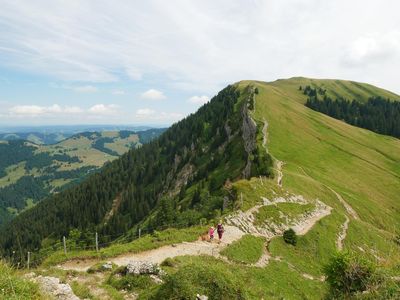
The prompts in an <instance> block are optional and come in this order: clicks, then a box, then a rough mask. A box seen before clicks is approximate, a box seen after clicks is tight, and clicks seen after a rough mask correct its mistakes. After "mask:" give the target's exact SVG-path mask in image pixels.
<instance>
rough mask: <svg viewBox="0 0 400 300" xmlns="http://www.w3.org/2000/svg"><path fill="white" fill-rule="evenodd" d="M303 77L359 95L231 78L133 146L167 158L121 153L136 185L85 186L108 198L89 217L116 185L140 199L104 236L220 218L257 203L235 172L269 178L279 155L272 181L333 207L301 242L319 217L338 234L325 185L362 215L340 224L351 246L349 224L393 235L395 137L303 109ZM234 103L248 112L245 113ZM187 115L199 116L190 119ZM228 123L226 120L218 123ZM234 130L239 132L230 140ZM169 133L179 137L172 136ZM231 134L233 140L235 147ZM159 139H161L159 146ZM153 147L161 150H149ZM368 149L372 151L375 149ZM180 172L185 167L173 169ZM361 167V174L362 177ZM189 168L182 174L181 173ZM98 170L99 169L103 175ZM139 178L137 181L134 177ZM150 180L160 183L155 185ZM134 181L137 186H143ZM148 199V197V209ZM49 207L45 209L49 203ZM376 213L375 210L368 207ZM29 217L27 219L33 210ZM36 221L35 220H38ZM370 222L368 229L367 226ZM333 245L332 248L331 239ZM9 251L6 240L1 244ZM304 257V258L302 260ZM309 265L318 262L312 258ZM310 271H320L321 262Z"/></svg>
mask: <svg viewBox="0 0 400 300" xmlns="http://www.w3.org/2000/svg"><path fill="white" fill-rule="evenodd" d="M310 82H312V83H313V84H314V85H315V86H318V84H319V86H318V87H321V86H323V87H324V88H326V89H327V90H328V93H332V94H335V93H336V94H342V93H343V94H345V95H358V94H359V89H357V90H356V91H355V92H351V93H350V92H349V91H348V89H349V88H350V87H353V84H352V83H348V82H341V84H337V82H335V81H329V82H326V81H324V80H322V81H316V80H308V79H307V80H304V79H301V78H300V79H299V78H296V79H294V80H286V81H285V80H280V81H275V82H272V83H263V82H256V81H250V82H249V81H241V82H239V83H237V84H236V85H233V86H229V87H228V88H227V89H228V90H223V92H221V97H220V98H218V97H216V98H215V99H214V100H212V101H211V102H210V103H211V106H207V105H205V106H203V107H202V108H200V110H199V112H200V113H199V112H198V113H196V114H194V115H193V116H195V117H193V116H192V117H188V118H186V119H184V120H183V121H181V122H179V123H177V124H174V125H173V126H172V127H171V128H173V129H172V130H168V131H167V132H166V133H165V134H164V135H162V136H161V137H160V138H159V139H158V140H156V141H155V142H153V143H150V146H148V147H145V148H146V149H145V150H146V151H148V152H147V153H146V154H145V153H144V152H140V151H139V152H138V153H137V154H135V157H136V155H138V157H147V158H148V159H150V160H151V161H156V162H165V163H166V164H158V165H153V166H152V167H150V164H149V163H148V161H147V160H146V161H143V160H136V161H135V163H134V161H130V159H132V158H129V157H130V156H129V155H130V154H128V155H125V156H124V158H123V159H122V160H124V159H125V162H124V164H126V167H124V168H125V169H123V170H124V171H123V173H125V174H126V176H127V178H131V180H135V184H134V185H133V184H130V185H129V186H128V187H127V186H125V187H124V185H123V184H121V183H117V180H115V181H113V182H114V185H115V186H117V188H114V189H113V192H112V193H111V194H110V193H107V192H103V191H101V189H100V190H98V191H96V190H93V191H92V192H89V193H88V194H87V195H88V197H89V198H87V199H86V201H87V203H88V204H93V203H100V202H97V201H99V197H103V196H102V194H103V193H105V194H108V195H109V196H108V200H107V201H106V202H104V203H108V204H107V206H103V207H102V206H97V207H100V208H101V209H100V212H99V211H96V209H95V208H96V206H93V209H94V211H93V213H94V214H96V217H95V218H93V220H97V221H96V222H97V224H101V222H102V219H103V216H104V214H105V213H106V211H109V209H110V207H111V202H112V200H113V199H115V196H116V195H117V194H118V193H121V189H122V190H123V193H122V194H121V195H122V197H123V198H124V199H139V201H136V202H135V201H134V202H129V201H128V200H125V204H122V205H121V206H120V212H122V214H121V213H120V214H117V215H116V216H115V217H114V218H112V219H111V220H110V222H109V227H108V228H110V230H111V231H107V230H109V229H107V230H104V231H102V233H103V234H112V233H113V231H112V229H111V228H114V227H115V229H116V228H118V229H123V228H124V226H125V229H126V230H128V229H130V228H135V226H136V225H137V224H139V223H140V222H144V223H142V225H144V226H148V228H154V229H156V228H157V226H160V225H168V224H171V225H172V224H176V223H179V222H180V221H181V222H182V224H181V225H182V226H190V225H193V224H196V223H197V222H198V221H199V220H200V219H201V218H203V217H204V218H206V219H213V218H219V216H220V215H221V213H224V214H225V213H226V212H229V211H232V210H236V209H238V208H240V207H241V205H250V207H252V206H254V205H256V204H257V203H258V201H259V199H257V198H256V197H255V196H254V193H255V191H256V190H257V188H256V187H254V186H253V181H251V180H250V181H247V179H246V177H247V178H248V176H244V175H245V174H243V173H242V170H245V169H246V166H247V165H248V162H249V161H250V162H251V163H252V164H253V166H255V167H256V171H255V173H253V174H251V172H250V177H252V178H255V177H258V176H260V175H267V177H266V178H267V179H268V176H269V177H272V172H271V171H269V170H268V169H269V168H274V169H275V173H277V171H278V170H279V167H278V164H277V161H282V162H283V163H284V167H283V171H282V170H280V172H283V174H284V175H285V176H284V179H283V182H281V183H280V184H279V180H278V188H279V186H280V185H283V187H285V189H287V190H288V191H289V192H292V193H294V194H296V195H299V194H301V195H304V196H305V197H307V198H309V199H317V198H319V197H321V196H323V201H324V203H326V204H327V205H329V206H331V207H332V208H333V213H332V214H330V215H329V216H327V217H325V218H323V219H322V221H321V222H318V224H317V225H316V229H315V230H314V229H313V230H312V231H311V233H309V234H307V235H306V236H305V237H304V240H313V238H315V236H314V234H315V232H318V230H322V229H323V226H322V227H321V225H320V223H321V224H323V223H324V222H325V223H326V224H327V226H328V225H329V226H328V227H329V228H330V230H331V231H332V233H333V232H336V231H337V230H336V229H334V225H333V224H340V223H341V222H340V221H339V220H345V215H347V214H346V208H345V207H344V206H343V204H342V203H341V202H340V201H339V200H338V198H337V196H336V194H335V193H333V192H332V190H333V191H335V192H336V193H338V194H340V195H341V197H343V198H345V199H346V201H347V202H349V203H351V206H352V207H353V209H354V210H355V211H357V214H358V215H359V216H360V220H357V219H354V220H351V221H350V223H349V224H348V227H349V229H348V234H347V236H346V241H347V240H350V241H353V242H352V243H354V244H355V245H357V243H358V241H357V237H356V236H355V235H354V231H355V230H356V228H358V229H359V230H362V231H363V232H364V231H365V230H366V228H369V230H370V235H371V236H372V237H371V240H372V241H374V240H379V238H378V236H377V232H378V231H379V230H383V231H385V232H386V233H385V237H384V239H385V241H386V239H389V238H390V236H392V235H393V234H394V233H393V231H392V229H391V228H393V226H395V224H400V220H399V219H398V217H396V214H395V212H396V211H398V210H399V207H398V203H397V202H396V201H395V200H393V199H396V198H395V197H396V193H397V192H398V191H399V188H400V187H399V184H398V176H399V174H400V170H399V168H398V166H397V164H396V163H397V162H399V161H400V157H399V154H398V149H400V142H399V141H398V139H395V138H391V137H387V136H382V135H379V134H375V133H373V132H371V131H368V130H365V129H361V128H356V127H354V126H351V125H348V124H345V123H343V122H341V121H339V120H336V119H333V118H330V117H328V116H325V115H323V114H320V113H317V112H315V111H312V110H310V109H309V108H307V107H305V106H304V103H305V102H306V100H307V96H306V95H304V94H303V93H302V92H300V91H299V86H305V85H307V84H309V83H310ZM229 89H231V90H229ZM350 89H351V88H350ZM367 90H368V91H369V90H371V88H369V87H368V88H367ZM235 91H240V94H235V93H236V92H235ZM380 91H381V90H380V89H379V88H373V89H372V90H371V94H370V95H371V96H374V95H375V94H377V93H378V94H379V93H380ZM224 93H225V94H224ZM366 93H367V92H365V91H364V96H363V97H367V94H366ZM379 95H382V96H385V95H386V94H385V93H384V92H382V94H379ZM224 97H225V98H224ZM235 97H237V99H236V98H235ZM224 99H225V100H224ZM235 99H236V100H235ZM210 107H212V109H211V108H210ZM251 108H252V109H251ZM208 109H210V110H208ZM242 110H249V111H248V113H247V114H245V115H243V114H242V113H241V111H242ZM247 115H248V116H250V117H251V119H253V120H254V121H255V123H256V124H257V126H256V129H255V131H254V129H251V130H250V132H253V134H254V139H255V144H254V145H253V146H250V147H248V149H247V150H249V151H246V146H245V144H246V143H244V144H243V132H244V131H247V129H244V130H243V127H241V126H242V125H243V123H246V124H251V122H250V123H249V122H247V121H244V120H245V119H246V118H245V117H246V116H247ZM216 116H219V117H221V116H222V121H221V120H219V121H218V122H216V121H215V118H216ZM195 118H199V119H198V120H196V122H194V120H195ZM220 119H221V118H220ZM197 121H198V122H197ZM227 124H228V126H226V125H227ZM264 127H267V130H266V131H265V132H266V134H268V137H267V138H265V137H264V134H263V131H264V130H263V128H264ZM195 132H197V135H195V138H193V135H192V134H191V133H195ZM250 135H252V134H250ZM239 136H240V137H241V139H239V138H238V137H239ZM176 137H178V139H175V138H176ZM264 140H266V146H267V148H268V152H267V151H265V149H264V147H263V143H264ZM232 141H235V142H236V148H235V146H233V145H234V143H232ZM160 145H162V146H161V147H160ZM238 145H239V146H238ZM158 147H160V148H158ZM154 148H157V149H158V150H157V151H160V152H157V151H155V150H154ZM251 149H253V150H251ZM375 149H379V151H376V150H375ZM252 151H254V153H252ZM190 152H192V155H190ZM249 152H250V153H249ZM268 153H270V154H271V155H272V156H273V158H274V162H273V161H272V158H268V157H269V154H268ZM224 155H225V156H224ZM388 157H391V159H388ZM210 158H212V159H210ZM325 158H327V159H325ZM122 160H120V161H117V162H115V163H114V166H113V167H115V168H116V167H118V165H122ZM189 162H196V163H193V164H192V165H193V166H194V168H195V171H196V173H193V167H191V166H190V165H191V163H189ZM261 162H264V163H267V165H266V166H267V167H266V169H263V168H261V169H259V170H258V169H257V168H258V167H259V166H261V165H262V163H261ZM370 162H374V163H375V165H371V164H370ZM272 164H273V165H272ZM164 168H167V169H164ZM168 168H170V169H168ZM191 169H192V170H191ZM139 170H143V171H139ZM178 170H179V172H178ZM182 170H184V171H183V172H181V171H182ZM363 172H364V173H365V172H366V174H368V175H367V176H365V175H362V174H364V173H363ZM157 173H158V174H164V175H162V176H164V177H162V178H164V179H163V180H161V179H158V178H157V176H156V174H157ZM130 174H131V175H130ZM185 174H186V175H185ZM188 174H189V176H187V175H188ZM235 174H241V175H240V176H238V175H235ZM247 174H249V173H247ZM110 175H111V174H109V175H107V176H110ZM101 176H105V174H102V175H101ZM375 177H376V178H385V181H386V184H385V188H383V187H382V185H381V184H380V183H377V182H376V181H374V178H375ZM134 178H136V179H134ZM138 178H140V181H137V180H139V179H138ZM174 178H175V179H174ZM278 178H279V176H278ZM359 178H363V179H364V181H365V183H362V184H360V182H359ZM97 179H99V178H97ZM99 180H100V179H99ZM154 180H156V181H157V180H161V181H160V182H158V183H157V184H156V185H154V184H155V183H154ZM270 180H272V179H268V180H267V181H265V182H264V181H263V182H264V190H263V193H265V195H273V194H271V190H272V191H274V192H275V193H277V192H278V190H276V189H275V188H273V186H272V181H270ZM281 181H282V180H281ZM131 182H132V181H131ZM177 182H181V183H182V182H186V184H184V185H182V184H178V185H177V186H176V183H177ZM190 184H192V185H190ZM275 184H276V182H275V180H274V185H275ZM84 186H85V185H84ZM94 186H97V187H99V184H96V183H93V184H92V185H86V186H85V188H86V189H90V188H92V187H94ZM141 186H142V187H143V190H141ZM161 186H163V189H164V190H167V191H168V190H169V189H173V190H174V193H172V194H170V195H168V193H167V195H164V196H165V197H161V198H157V197H156V195H157V193H158V192H157V191H160V187H161ZM174 187H175V188H174ZM268 189H271V190H268ZM330 189H332V190H330ZM178 190H179V192H178ZM177 192H178V193H177ZM238 193H242V194H243V198H244V200H243V201H244V203H242V204H240V202H238V201H239V199H240V197H238ZM96 195H97V196H96ZM144 195H146V196H144ZM130 197H131V198H130ZM132 197H133V198H132ZM268 197H273V196H268ZM96 198H97V199H96ZM142 199H143V200H142ZM49 201H50V200H49ZM58 201H59V200H58ZM147 201H148V202H147ZM49 203H50V202H49ZM123 203H124V201H123ZM140 203H141V204H140ZM146 203H148V204H150V205H149V206H148V207H147V208H146ZM246 203H247V204H246ZM101 205H105V204H101ZM140 205H144V206H143V207H142V206H140ZM48 208H50V207H48ZM51 209H52V210H53V208H51ZM268 209H269V208H268ZM282 209H283V208H282ZM214 210H216V211H217V210H218V212H214ZM391 210H394V212H391ZM267 211H268V210H267ZM377 211H379V212H380V213H379V214H376V212H377ZM123 212H130V213H132V212H134V213H135V214H138V215H137V217H136V219H135V218H133V217H132V215H128V214H123ZM37 213H38V211H37ZM269 213H271V212H269ZM257 216H258V218H260V219H259V220H260V221H259V222H261V223H262V222H264V221H263V219H262V218H263V217H262V215H261V213H260V214H257ZM32 217H33V216H32ZM66 218H67V216H66ZM68 218H71V220H74V221H73V222H71V223H70V224H73V226H72V228H74V227H75V228H80V229H83V228H84V227H85V226H88V225H89V227H92V229H91V230H94V229H99V228H98V227H97V228H96V226H95V225H94V224H92V225H90V222H88V220H86V221H84V220H78V219H76V218H75V217H74V216H73V215H71V216H68ZM68 218H67V219H68ZM20 220H21V219H20ZM32 220H33V221H34V217H33V219H32ZM129 220H131V221H129ZM328 220H329V221H328ZM54 221H55V220H53V221H52V222H54ZM21 222H22V221H21ZM126 222H127V223H126ZM193 222H194V223H193ZM20 224H21V225H18V226H22V223H20ZM32 224H35V222H34V223H32ZM32 224H31V225H32ZM66 224H68V223H66ZM124 224H125V225H124ZM35 226H39V224H37V225H35ZM37 228H40V226H39V227H37ZM64 228H65V229H61V227H59V229H58V230H59V231H58V232H59V233H62V234H66V235H68V228H71V227H70V225H67V226H66V227H64ZM371 228H374V229H373V230H371ZM21 229H22V228H18V227H16V232H21V233H22V232H24V230H25V229H24V230H21ZM118 232H120V230H118ZM53 238H55V240H57V239H58V238H59V237H56V236H54V237H53ZM40 240H41V239H40V238H39V239H38V240H37V242H35V244H34V247H33V248H30V249H38V248H40ZM8 241H10V240H8ZM273 241H274V240H273ZM38 242H39V243H38ZM313 242H314V241H313ZM4 243H9V242H7V241H6V242H5V240H4V238H3V241H2V245H4ZM385 243H386V242H385ZM385 243H382V245H381V248H380V249H379V251H382V254H381V255H382V256H385V257H387V259H388V260H391V261H393V263H394V262H395V261H396V260H397V259H398V258H396V256H394V257H392V254H390V253H388V252H387V251H386V249H385V247H386V246H385V245H386V244H385ZM388 243H389V242H388ZM332 245H333V246H334V245H335V242H334V241H333V244H332ZM344 245H345V247H348V246H349V245H347V244H346V242H345V244H344ZM350 245H351V244H350ZM26 246H28V245H26ZM322 246H324V245H323V244H321V245H319V246H318V247H322ZM24 247H25V246H24ZM272 247H273V248H274V247H278V248H279V249H280V250H279V251H283V252H285V251H286V252H287V251H288V250H287V249H283V248H282V245H281V244H279V243H276V242H273V243H272ZM324 247H325V246H324ZM330 247H331V246H330ZM351 247H352V246H351ZM362 247H365V246H362ZM11 248H12V246H11V247H10V248H8V249H11ZM333 248H334V247H333ZM3 249H4V246H3ZM318 249H319V248H318ZM331 250H332V248H329V251H327V252H329V253H331ZM318 251H320V250H318ZM321 251H322V250H321ZM359 251H361V250H359ZM301 253H302V252H301ZM288 255H289V254H288ZM290 255H292V254H290ZM307 257H309V254H307V255H305V258H307ZM323 257H324V258H323V261H324V260H325V259H326V257H325V255H323ZM302 261H307V260H304V259H303V260H302ZM292 263H294V264H299V262H296V261H292ZM318 263H320V262H318ZM311 265H316V262H313V263H311ZM317 265H318V264H317ZM316 268H317V269H316V270H319V265H318V267H317V266H316ZM318 272H320V271H318Z"/></svg>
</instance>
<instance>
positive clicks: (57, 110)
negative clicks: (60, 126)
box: [9, 104, 83, 117]
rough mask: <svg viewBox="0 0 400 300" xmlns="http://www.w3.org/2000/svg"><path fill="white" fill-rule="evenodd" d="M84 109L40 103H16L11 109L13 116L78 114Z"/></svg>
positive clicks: (10, 112)
mask: <svg viewBox="0 0 400 300" xmlns="http://www.w3.org/2000/svg"><path fill="white" fill-rule="evenodd" d="M82 112H83V109H81V108H80V107H77V106H64V107H62V106H60V105H58V104H53V105H51V106H39V105H16V106H13V107H11V108H10V109H9V114H10V115H11V116H17V117H21V116H31V117H36V116H42V115H61V114H77V113H82Z"/></svg>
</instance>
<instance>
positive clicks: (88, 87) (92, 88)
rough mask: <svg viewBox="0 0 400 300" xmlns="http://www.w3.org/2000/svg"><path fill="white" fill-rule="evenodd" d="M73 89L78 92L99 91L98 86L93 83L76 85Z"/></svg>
mask: <svg viewBox="0 0 400 300" xmlns="http://www.w3.org/2000/svg"><path fill="white" fill-rule="evenodd" d="M72 89H73V90H74V91H75V92H78V93H96V92H97V91H98V89H97V87H95V86H93V85H83V86H76V87H73V88H72Z"/></svg>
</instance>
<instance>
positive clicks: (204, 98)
mask: <svg viewBox="0 0 400 300" xmlns="http://www.w3.org/2000/svg"><path fill="white" fill-rule="evenodd" d="M208 101H210V98H209V97H208V96H193V97H190V98H189V102H190V103H193V104H204V103H207V102H208Z"/></svg>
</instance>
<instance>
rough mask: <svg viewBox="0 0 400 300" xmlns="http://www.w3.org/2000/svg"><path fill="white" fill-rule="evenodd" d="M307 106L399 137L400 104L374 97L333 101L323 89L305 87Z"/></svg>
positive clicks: (372, 129) (360, 125)
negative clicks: (364, 99) (362, 99)
mask: <svg viewBox="0 0 400 300" xmlns="http://www.w3.org/2000/svg"><path fill="white" fill-rule="evenodd" d="M300 89H301V90H303V93H304V94H305V95H307V96H308V99H307V102H306V106H307V107H309V108H311V109H313V110H316V111H318V112H321V113H324V114H326V115H328V116H331V117H333V118H335V119H339V120H343V121H345V122H346V123H349V124H351V125H354V126H358V127H361V128H365V129H369V130H371V131H374V132H376V133H380V134H385V135H391V136H394V137H397V138H400V102H399V101H390V100H389V99H383V98H381V97H371V98H369V99H368V101H367V102H360V101H357V100H352V101H349V100H346V99H343V98H338V99H336V100H332V99H331V98H330V97H328V96H327V95H326V93H325V90H323V89H322V88H318V89H316V88H314V89H313V88H311V87H310V86H306V87H305V88H304V89H302V88H301V87H300Z"/></svg>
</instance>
